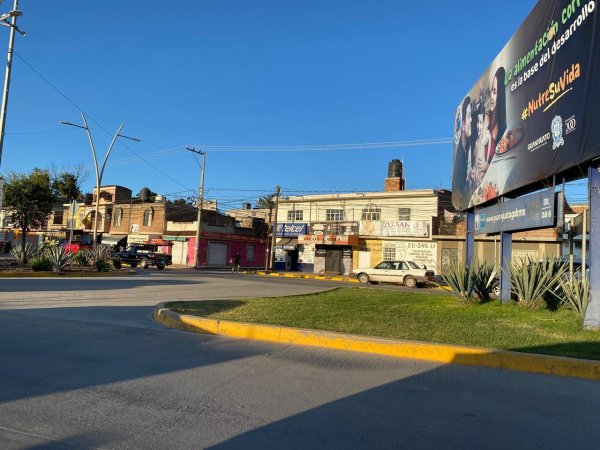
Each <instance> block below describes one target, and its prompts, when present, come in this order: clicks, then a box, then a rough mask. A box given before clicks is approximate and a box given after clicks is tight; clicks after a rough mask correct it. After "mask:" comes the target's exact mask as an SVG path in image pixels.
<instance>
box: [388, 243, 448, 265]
mask: <svg viewBox="0 0 600 450" xmlns="http://www.w3.org/2000/svg"><path fill="white" fill-rule="evenodd" d="M384 246H386V247H393V248H395V253H396V258H395V259H396V260H408V261H414V262H415V263H417V264H418V265H419V266H426V267H427V268H429V269H432V268H435V267H436V266H437V242H386V243H385V244H384Z"/></svg>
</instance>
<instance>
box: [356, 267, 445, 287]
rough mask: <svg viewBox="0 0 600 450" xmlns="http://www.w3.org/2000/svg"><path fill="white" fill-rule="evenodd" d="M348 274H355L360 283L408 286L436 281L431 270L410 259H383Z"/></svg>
mask: <svg viewBox="0 0 600 450" xmlns="http://www.w3.org/2000/svg"><path fill="white" fill-rule="evenodd" d="M350 274H351V275H355V276H356V277H357V278H358V281H360V282H361V283H362V284H369V283H379V282H383V283H402V284H404V285H405V286H406V287H410V288H414V287H416V286H422V285H423V284H425V283H427V282H428V281H436V277H435V272H434V271H433V270H428V269H421V268H420V267H419V266H418V265H417V264H415V263H414V262H412V261H383V262H381V263H379V264H377V265H376V266H375V267H373V268H368V269H364V268H363V269H355V270H353V271H352V272H351V273H350Z"/></svg>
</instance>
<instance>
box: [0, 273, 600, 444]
mask: <svg viewBox="0 0 600 450" xmlns="http://www.w3.org/2000/svg"><path fill="white" fill-rule="evenodd" d="M335 285H336V284H335V283H324V282H318V281H310V280H293V279H275V278H265V277H262V278H261V277H254V276H243V275H233V274H211V273H196V272H191V273H185V274H178V273H177V272H175V271H169V270H167V271H166V272H164V273H160V274H158V273H157V272H151V273H150V275H146V276H140V277H134V278H120V279H109V278H95V279H0V448H1V449H23V448H33V449H51V448H61V449H62V448H73V449H77V448H103V449H109V448H110V449H112V448H119V449H121V448H123V449H125V448H141V449H154V448H156V449H171V448H190V449H196V448H226V449H229V448H261V449H262V448H298V449H305V448H315V449H316V448H344V449H346V448H369V449H371V448H431V449H433V448H444V449H446V448H450V449H452V448H457V449H458V448H460V449H464V448H492V449H496V448H497V449H503V450H506V449H507V448H512V449H515V448H516V449H520V448H523V449H531V448H553V449H561V448H569V449H573V448H577V449H587V448H589V449H596V448H598V447H599V446H600V427H598V425H597V422H598V420H597V418H598V409H599V407H600V385H599V384H598V383H595V382H589V381H584V380H576V379H568V378H555V377H550V376H544V375H533V374H526V373H518V372H510V371H502V370H494V369H486V368H473V367H463V366H458V365H440V364H433V363H427V362H419V361H413V360H402V359H393V358H386V357H379V356H370V355H364V354H353V353H347V352H341V351H333V350H319V349H314V348H304V347H293V346H284V345H275V344H268V343H260V342H253V341H241V340H235V339H228V338H223V337H213V336H205V335H197V334H189V333H183V332H179V331H174V330H168V329H165V328H163V327H162V326H160V325H158V324H155V323H154V322H153V321H152V318H151V311H152V306H154V305H155V304H156V303H158V302H160V301H163V300H198V299H210V298H238V297H246V296H254V295H285V294H292V293H308V292H316V291H319V290H322V289H324V288H327V287H330V286H335ZM424 295H427V293H426V292H424Z"/></svg>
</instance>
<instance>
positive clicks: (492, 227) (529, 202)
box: [475, 189, 557, 235]
mask: <svg viewBox="0 0 600 450" xmlns="http://www.w3.org/2000/svg"><path fill="white" fill-rule="evenodd" d="M556 205H557V202H556V193H555V192H554V189H547V190H545V191H543V192H536V193H535V194H529V195H525V196H523V197H520V198H517V199H514V200H507V201H505V202H502V203H498V204H497V205H494V206H488V207H487V208H481V209H475V234H476V235H477V234H484V233H485V234H492V233H501V232H503V231H516V230H531V229H535V228H546V227H554V226H556V217H557V214H556Z"/></svg>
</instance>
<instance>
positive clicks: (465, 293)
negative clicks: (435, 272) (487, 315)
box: [442, 262, 473, 303]
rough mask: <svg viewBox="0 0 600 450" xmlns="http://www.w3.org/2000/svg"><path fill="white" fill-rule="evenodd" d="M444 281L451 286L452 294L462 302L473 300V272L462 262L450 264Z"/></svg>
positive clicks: (445, 271) (444, 274) (445, 272)
mask: <svg viewBox="0 0 600 450" xmlns="http://www.w3.org/2000/svg"><path fill="white" fill-rule="evenodd" d="M442 279H443V280H444V281H445V282H446V283H447V284H448V286H450V289H451V291H450V293H451V294H452V295H454V296H455V297H456V298H458V299H459V300H460V301H462V302H465V303H466V302H470V301H472V300H473V283H472V280H473V271H472V268H471V266H467V265H465V264H463V263H461V262H458V263H453V264H448V265H447V266H446V267H445V268H444V273H442Z"/></svg>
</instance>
